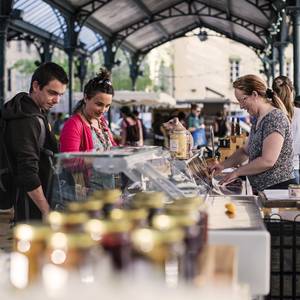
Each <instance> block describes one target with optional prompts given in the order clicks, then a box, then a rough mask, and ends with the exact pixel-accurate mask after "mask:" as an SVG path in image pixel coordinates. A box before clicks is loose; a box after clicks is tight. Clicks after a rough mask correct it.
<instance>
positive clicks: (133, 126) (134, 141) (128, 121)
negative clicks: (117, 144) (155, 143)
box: [120, 106, 143, 147]
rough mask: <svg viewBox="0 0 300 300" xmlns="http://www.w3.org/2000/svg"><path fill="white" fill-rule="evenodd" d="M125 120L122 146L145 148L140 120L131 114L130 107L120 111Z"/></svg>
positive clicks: (122, 130)
mask: <svg viewBox="0 0 300 300" xmlns="http://www.w3.org/2000/svg"><path fill="white" fill-rule="evenodd" d="M120 111H121V116H122V118H123V120H122V123H121V145H123V146H138V147H141V146H143V129H142V124H141V122H140V120H139V119H138V118H136V116H135V115H134V114H133V113H132V112H131V110H130V108H129V107H128V106H123V107H121V109H120Z"/></svg>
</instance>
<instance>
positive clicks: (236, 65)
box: [229, 59, 240, 83]
mask: <svg viewBox="0 0 300 300" xmlns="http://www.w3.org/2000/svg"><path fill="white" fill-rule="evenodd" d="M229 62H230V82H231V83H232V82H234V81H235V80H236V79H237V78H239V77H240V60H239V59H230V60H229Z"/></svg>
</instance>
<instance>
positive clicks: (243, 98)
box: [236, 95, 250, 103]
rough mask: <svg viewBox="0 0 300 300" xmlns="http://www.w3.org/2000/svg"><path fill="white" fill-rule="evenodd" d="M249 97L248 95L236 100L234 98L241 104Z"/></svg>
mask: <svg viewBox="0 0 300 300" xmlns="http://www.w3.org/2000/svg"><path fill="white" fill-rule="evenodd" d="M248 97H250V95H244V96H243V97H242V98H240V99H238V98H236V100H237V101H238V102H239V103H242V102H245V101H246V100H247V98H248Z"/></svg>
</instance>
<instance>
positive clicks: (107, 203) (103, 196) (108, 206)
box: [90, 189, 122, 218]
mask: <svg viewBox="0 0 300 300" xmlns="http://www.w3.org/2000/svg"><path fill="white" fill-rule="evenodd" d="M121 195H122V192H121V190H119V189H111V190H99V191H95V192H94V194H93V196H92V197H91V198H90V200H100V201H101V202H103V207H102V213H103V215H104V217H105V218H108V217H109V214H110V212H111V210H112V209H114V208H116V207H117V204H118V202H119V200H120V197H121Z"/></svg>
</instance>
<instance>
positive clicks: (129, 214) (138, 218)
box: [110, 208, 148, 229]
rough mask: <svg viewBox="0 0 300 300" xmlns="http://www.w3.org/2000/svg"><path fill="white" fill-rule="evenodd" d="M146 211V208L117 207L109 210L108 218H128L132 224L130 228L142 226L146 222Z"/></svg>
mask: <svg viewBox="0 0 300 300" xmlns="http://www.w3.org/2000/svg"><path fill="white" fill-rule="evenodd" d="M147 217H148V212H147V210H146V209H143V208H137V209H118V208H115V209H113V210H112V211H111V214H110V219H111V220H113V221H118V220H128V221H130V223H131V225H132V229H136V228H140V227H144V226H146V224H147Z"/></svg>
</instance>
